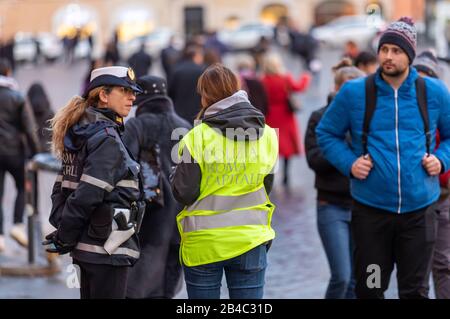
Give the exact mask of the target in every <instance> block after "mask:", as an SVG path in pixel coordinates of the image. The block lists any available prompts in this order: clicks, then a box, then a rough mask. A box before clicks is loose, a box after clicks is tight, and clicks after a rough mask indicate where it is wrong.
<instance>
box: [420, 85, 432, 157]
mask: <svg viewBox="0 0 450 319" xmlns="http://www.w3.org/2000/svg"><path fill="white" fill-rule="evenodd" d="M416 95H417V104H418V105H419V110H420V115H422V119H423V126H424V130H425V138H426V146H427V154H428V155H429V154H431V152H430V145H431V132H430V120H429V117H428V107H427V91H426V87H425V80H424V79H423V78H422V77H420V76H419V77H417V79H416Z"/></svg>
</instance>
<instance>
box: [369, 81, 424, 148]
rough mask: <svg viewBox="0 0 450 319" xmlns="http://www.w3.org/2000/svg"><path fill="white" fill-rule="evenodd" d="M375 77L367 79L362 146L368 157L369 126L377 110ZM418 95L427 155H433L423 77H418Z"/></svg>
mask: <svg viewBox="0 0 450 319" xmlns="http://www.w3.org/2000/svg"><path fill="white" fill-rule="evenodd" d="M375 76H376V74H371V75H369V76H368V77H367V78H366V81H365V85H366V110H365V113H364V124H363V133H362V141H361V143H362V146H363V152H364V153H363V155H364V156H366V155H368V154H369V152H368V149H367V138H368V135H369V126H370V121H371V120H372V117H373V113H374V112H375V108H376V105H377V88H376V85H375ZM416 94H417V104H418V105H419V110H420V114H421V115H422V120H423V124H424V129H425V138H426V147H427V154H431V152H430V145H431V132H430V122H429V118H428V109H427V92H426V88H425V80H424V79H423V78H422V77H420V76H419V77H418V78H417V80H416Z"/></svg>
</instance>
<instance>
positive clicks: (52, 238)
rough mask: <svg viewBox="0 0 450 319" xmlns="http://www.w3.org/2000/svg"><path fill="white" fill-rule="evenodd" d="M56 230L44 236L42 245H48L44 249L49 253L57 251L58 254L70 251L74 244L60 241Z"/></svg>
mask: <svg viewBox="0 0 450 319" xmlns="http://www.w3.org/2000/svg"><path fill="white" fill-rule="evenodd" d="M57 232H58V231H57V230H55V231H54V232H53V233H50V234H48V235H47V236H45V239H46V240H45V241H43V242H42V245H45V246H46V245H48V247H47V248H46V249H45V250H46V251H47V252H49V253H58V254H60V255H64V254H67V253H69V252H71V251H72V250H73V249H74V248H75V245H70V244H65V243H63V242H62V241H60V240H59V239H58V236H57V234H58V233H57Z"/></svg>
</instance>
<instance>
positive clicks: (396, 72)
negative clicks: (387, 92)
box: [381, 65, 407, 78]
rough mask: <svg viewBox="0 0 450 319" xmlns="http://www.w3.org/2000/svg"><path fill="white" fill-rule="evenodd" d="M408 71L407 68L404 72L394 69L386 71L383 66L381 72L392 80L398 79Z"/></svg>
mask: <svg viewBox="0 0 450 319" xmlns="http://www.w3.org/2000/svg"><path fill="white" fill-rule="evenodd" d="M406 70H407V68H405V69H403V70H399V69H397V68H393V69H391V70H389V71H386V69H385V68H384V66H383V65H382V66H381V72H382V73H383V74H384V75H387V76H389V77H392V78H396V77H399V76H401V75H403V74H404V73H405V72H406Z"/></svg>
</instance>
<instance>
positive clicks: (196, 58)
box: [169, 44, 205, 124]
mask: <svg viewBox="0 0 450 319" xmlns="http://www.w3.org/2000/svg"><path fill="white" fill-rule="evenodd" d="M203 59H204V56H203V49H202V47H201V46H199V45H197V44H190V45H188V46H187V47H186V48H185V51H184V58H183V60H182V61H180V63H179V64H177V66H176V67H175V69H174V71H173V74H172V76H171V77H170V78H169V96H170V98H171V99H172V100H173V104H174V107H175V111H176V112H177V114H178V115H179V116H181V117H182V118H183V119H185V120H186V121H188V122H189V123H191V124H192V123H193V122H194V118H195V116H196V115H197V113H198V112H199V111H200V95H199V94H198V93H197V81H198V79H199V77H200V75H201V74H202V73H203V71H204V69H205V67H204V65H203Z"/></svg>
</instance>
